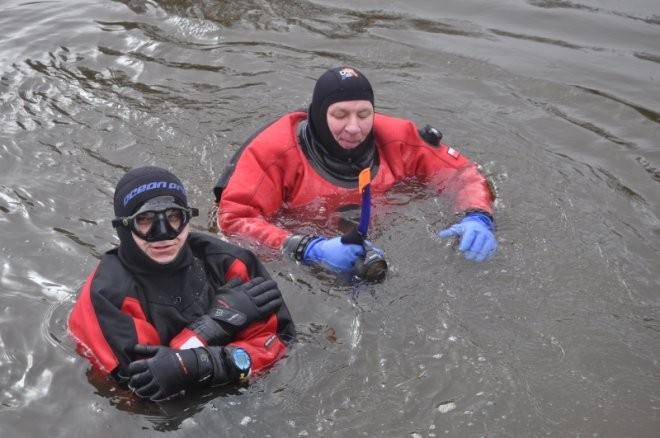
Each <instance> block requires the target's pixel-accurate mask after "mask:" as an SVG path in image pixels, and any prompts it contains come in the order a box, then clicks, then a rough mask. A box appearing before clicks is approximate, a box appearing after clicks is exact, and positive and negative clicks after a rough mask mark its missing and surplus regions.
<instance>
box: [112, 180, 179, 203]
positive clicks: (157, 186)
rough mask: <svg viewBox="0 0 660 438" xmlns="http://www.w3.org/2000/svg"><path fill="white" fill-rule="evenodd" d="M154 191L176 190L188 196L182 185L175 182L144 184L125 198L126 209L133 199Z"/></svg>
mask: <svg viewBox="0 0 660 438" xmlns="http://www.w3.org/2000/svg"><path fill="white" fill-rule="evenodd" d="M154 189H169V190H176V191H179V192H181V193H183V195H184V196H185V195H186V191H185V190H184V189H183V187H182V186H181V184H177V183H175V182H167V181H154V182H150V183H146V184H142V185H141V186H139V187H136V188H134V189H133V190H131V191H130V192H128V194H127V195H126V196H124V207H126V206H127V205H128V203H129V202H130V201H131V199H133V198H135V197H136V196H137V195H139V194H140V193H144V192H147V191H149V190H154Z"/></svg>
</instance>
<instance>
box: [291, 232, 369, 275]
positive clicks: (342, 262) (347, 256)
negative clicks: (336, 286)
mask: <svg viewBox="0 0 660 438" xmlns="http://www.w3.org/2000/svg"><path fill="white" fill-rule="evenodd" d="M364 255H365V249H364V247H363V246H362V245H357V244H354V243H342V241H341V237H333V238H332V239H328V238H327V237H316V238H315V239H313V240H310V242H309V243H308V244H307V246H306V247H305V251H304V254H303V262H305V263H319V264H321V265H323V266H326V267H328V268H330V269H332V270H334V271H338V272H350V271H352V270H353V269H354V265H355V262H356V261H357V260H358V259H359V258H360V257H364Z"/></svg>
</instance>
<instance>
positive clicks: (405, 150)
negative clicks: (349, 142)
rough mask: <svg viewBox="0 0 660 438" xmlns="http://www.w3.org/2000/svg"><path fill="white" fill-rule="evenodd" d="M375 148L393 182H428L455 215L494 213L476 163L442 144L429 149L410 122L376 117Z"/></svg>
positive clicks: (486, 183)
mask: <svg viewBox="0 0 660 438" xmlns="http://www.w3.org/2000/svg"><path fill="white" fill-rule="evenodd" d="M374 132H376V144H378V145H379V148H380V149H379V152H380V154H381V162H382V163H385V165H387V166H389V168H390V171H391V173H392V175H393V176H394V178H396V179H401V178H404V177H409V176H415V177H425V178H428V179H429V181H430V182H431V184H433V185H435V186H436V187H437V189H438V192H441V193H443V194H444V195H446V196H450V197H451V198H452V199H453V201H454V205H455V208H456V210H457V211H458V212H463V211H465V210H471V209H478V210H483V211H486V212H488V213H490V214H492V213H493V207H492V202H493V199H494V196H493V193H492V192H491V190H490V186H489V185H488V181H487V180H486V178H484V176H483V175H482V174H481V173H480V171H479V169H478V167H477V166H476V164H475V163H473V162H472V161H470V160H469V159H468V158H467V157H465V156H464V155H462V154H460V153H459V152H458V151H457V150H455V149H453V148H451V147H449V146H447V145H445V144H441V145H440V146H439V147H433V146H430V145H429V144H428V143H426V142H425V141H424V140H423V139H422V138H421V137H420V136H419V132H418V130H417V127H416V126H415V124H414V123H413V122H411V121H409V120H405V119H399V118H394V117H390V116H386V115H383V114H376V118H375V120H374Z"/></svg>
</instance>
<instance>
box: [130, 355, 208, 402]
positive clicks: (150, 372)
mask: <svg viewBox="0 0 660 438" xmlns="http://www.w3.org/2000/svg"><path fill="white" fill-rule="evenodd" d="M133 351H134V352H135V354H137V355H138V356H145V358H143V359H138V360H135V361H133V362H131V363H130V364H129V365H128V374H129V376H130V377H129V381H128V386H129V388H131V389H132V390H133V391H134V392H135V394H137V395H138V396H139V397H141V398H143V399H147V400H151V401H154V402H158V401H162V400H165V399H167V398H169V397H172V396H173V395H176V394H178V393H179V392H181V391H183V390H184V389H186V388H190V387H192V386H203V384H204V383H206V384H207V385H208V384H210V382H211V378H212V377H213V369H214V366H213V362H212V358H211V356H210V355H209V352H208V351H207V350H206V349H205V348H191V349H187V350H174V349H172V348H169V347H165V346H163V345H142V344H138V345H136V346H135V347H134V348H133Z"/></svg>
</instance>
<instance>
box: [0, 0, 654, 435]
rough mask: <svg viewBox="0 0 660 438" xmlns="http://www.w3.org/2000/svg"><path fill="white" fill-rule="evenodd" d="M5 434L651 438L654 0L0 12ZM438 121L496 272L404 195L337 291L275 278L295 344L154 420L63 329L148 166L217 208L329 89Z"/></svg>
mask: <svg viewBox="0 0 660 438" xmlns="http://www.w3.org/2000/svg"><path fill="white" fill-rule="evenodd" d="M0 10H1V11H2V12H1V14H0V27H1V28H2V34H1V35H0V108H1V110H0V227H1V229H2V244H1V245H0V248H1V253H0V254H1V255H0V300H1V301H0V303H1V304H0V389H1V390H0V436H2V437H3V438H5V437H7V438H13V437H19V436H20V437H28V436H29V437H42V436H49V437H71V436H74V437H75V436H85V437H86V436H97V435H100V434H104V435H105V436H158V437H161V436H173V437H174V436H196V437H197V436H206V435H213V436H270V437H285V436H310V437H340V436H341V437H348V436H386V437H415V438H416V437H441V436H443V437H444V436H447V437H545V436H552V437H555V436H556V437H621V436H630V437H655V436H658V432H657V431H658V430H660V370H659V360H660V334H659V332H660V323H659V318H660V315H659V314H658V310H659V308H660V299H659V297H658V292H659V291H660V274H659V273H658V266H659V265H660V263H659V262H660V257H659V255H660V254H659V250H658V248H659V245H660V190H658V187H659V186H658V184H659V183H660V148H659V147H658V143H659V140H660V138H659V135H658V132H659V131H658V124H659V123H660V105H659V104H658V102H660V87H659V86H658V80H659V76H658V74H659V72H660V69H659V64H660V43H659V41H660V6H658V4H657V2H655V1H653V2H652V1H650V0H634V1H628V2H620V1H614V0H600V1H593V0H588V1H582V2H579V3H576V2H569V1H541V0H538V1H533V0H529V1H522V0H508V1H498V2H489V1H476V0H475V1H470V2H467V1H446V2H437V1H429V0H410V1H406V2H404V1H398V0H389V1H376V0H357V1H356V0H353V1H350V2H349V1H346V0H319V1H316V2H306V1H287V2H266V1H260V0H252V1H248V0H243V1H232V2H229V1H203V0H199V1H167V2H166V1H159V2H157V1H140V0H134V1H114V2H113V1H108V0H103V1H97V2H88V1H84V0H70V1H51V2H18V1H15V0H3V1H2V4H1V5H0ZM344 63H347V64H352V65H355V66H356V67H358V68H360V69H361V70H363V71H364V72H365V74H367V76H368V77H369V79H370V80H371V82H372V84H373V85H374V88H375V90H376V105H377V108H378V109H379V110H381V111H384V112H387V113H391V114H394V115H398V116H402V117H407V118H411V119H412V120H414V121H416V122H417V123H418V124H419V125H420V126H423V125H424V124H426V123H432V124H433V125H434V126H436V127H437V128H439V129H440V130H441V131H442V132H443V133H444V135H445V137H444V140H445V142H447V143H449V144H452V145H455V146H456V147H457V148H458V149H459V150H461V152H463V153H464V154H466V155H468V156H469V157H471V158H472V159H474V160H475V161H477V162H478V163H480V164H481V165H482V166H483V169H484V172H485V173H486V174H487V175H489V177H490V178H491V179H492V181H493V182H494V184H495V187H496V189H497V194H498V199H497V202H496V208H497V214H496V217H497V224H498V232H497V235H498V238H499V241H500V246H499V251H498V254H497V256H496V257H495V259H494V260H492V261H489V262H487V263H484V264H474V263H470V262H466V261H463V260H462V259H460V258H459V257H458V256H457V255H456V253H455V252H454V250H453V248H452V247H451V245H450V244H449V243H447V242H444V241H440V240H439V239H437V238H435V237H434V233H433V231H434V230H437V229H439V228H440V227H441V226H443V225H445V224H446V223H447V222H448V221H449V220H450V218H451V208H450V205H449V203H447V202H446V200H443V199H442V198H437V197H435V196H432V195H431V194H430V193H428V192H427V191H424V190H421V189H419V188H415V187H413V188H405V187H403V188H401V190H399V191H398V192H396V193H393V194H392V195H391V197H390V199H389V202H388V205H387V206H383V209H381V210H380V211H377V212H376V218H375V221H374V222H373V223H372V226H371V229H370V232H371V235H372V238H373V240H374V241H375V242H376V243H377V244H378V245H379V246H381V247H382V248H383V249H385V251H386V252H387V255H388V262H389V264H390V267H391V269H392V272H391V275H390V276H389V278H388V279H387V281H386V282H385V283H384V284H382V285H378V286H375V287H371V288H365V289H363V290H362V289H361V290H358V291H351V290H350V289H347V288H346V287H343V286H341V285H338V284H337V283H336V282H334V281H333V279H332V278H331V277H328V276H325V275H323V274H322V273H318V272H314V271H312V270H310V269H308V268H304V267H299V266H295V265H293V264H291V263H290V262H286V261H282V260H277V259H269V261H268V262H267V265H268V268H269V269H270V270H271V271H272V272H273V274H274V275H275V277H276V278H277V279H278V282H279V283H280V285H281V287H282V289H283V292H284V294H285V297H286V299H287V301H288V303H289V307H290V309H291V311H292V314H293V316H294V319H295V320H296V322H297V324H298V328H299V331H300V337H301V342H300V344H298V345H297V346H296V347H295V348H294V350H293V351H292V352H291V354H290V356H289V357H288V358H287V359H286V360H285V361H283V362H281V363H280V364H279V365H278V366H277V367H276V368H275V369H273V370H272V371H271V372H270V373H269V374H268V375H267V376H265V377H264V378H262V379H260V380H258V381H256V382H255V383H254V384H253V385H252V386H251V387H249V388H248V389H247V390H240V391H237V390H233V389H227V390H223V391H217V390H216V391H208V392H204V393H201V394H197V395H195V396H194V397H192V398H191V399H188V400H179V401H176V402H172V403H168V404H165V405H163V406H154V405H146V404H142V403H139V402H135V401H134V400H132V399H131V398H130V397H128V396H127V394H126V393H124V392H122V391H121V390H118V389H117V388H116V387H114V386H113V385H111V384H109V383H108V382H107V381H105V380H104V379H103V378H101V377H99V376H97V375H95V374H94V373H93V372H92V371H90V368H89V365H88V363H87V362H86V361H85V360H84V359H82V358H80V357H79V356H77V355H76V354H75V352H74V351H73V345H72V343H71V341H70V339H68V337H67V335H66V317H67V315H68V311H69V310H70V308H71V305H72V303H73V301H74V300H75V297H76V294H77V290H78V287H79V286H80V285H81V283H82V282H83V280H84V278H85V276H86V275H88V273H89V272H90V271H91V270H92V269H93V267H94V266H95V264H96V262H97V260H98V257H99V255H100V254H101V253H102V252H104V251H105V250H107V249H109V248H110V247H111V246H112V245H113V244H114V243H116V238H115V236H114V231H113V229H112V226H111V224H110V220H111V218H112V201H111V200H112V190H113V188H114V185H115V183H116V181H117V180H118V178H119V177H120V176H121V175H122V174H123V172H124V171H125V170H127V169H129V168H131V167H133V166H137V165H143V164H155V165H160V166H164V167H169V168H171V169H173V170H174V171H175V173H176V174H177V175H179V176H180V177H181V178H182V179H183V180H184V183H185V184H186V186H187V187H188V189H189V191H190V192H191V194H190V198H191V203H192V204H193V205H195V206H197V207H199V208H200V209H201V211H202V214H201V217H200V218H197V219H196V221H195V228H196V229H197V230H199V231H207V232H213V229H212V223H213V220H212V214H213V195H212V193H211V188H212V186H213V184H214V183H215V181H216V179H217V178H218V176H219V175H220V173H221V172H222V169H223V168H224V163H225V162H226V161H227V159H228V158H229V157H230V156H231V154H232V152H233V151H234V150H236V148H238V146H239V145H240V144H241V143H242V142H243V141H244V140H245V139H246V138H247V137H248V136H249V135H250V134H252V133H253V132H254V131H255V130H256V129H258V128H259V127H261V126H263V125H264V124H266V123H268V122H270V121H271V120H272V119H273V118H275V117H277V116H279V115H280V114H283V113H285V112H287V111H290V110H292V109H296V108H299V107H303V106H306V105H307V104H308V101H309V98H310V96H311V90H312V87H313V84H314V81H315V79H316V78H317V77H318V75H319V74H320V73H322V72H323V71H324V70H325V69H326V68H328V67H331V66H335V65H338V64H344Z"/></svg>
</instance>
